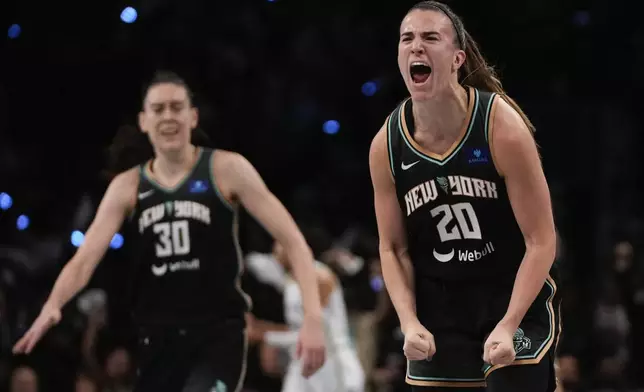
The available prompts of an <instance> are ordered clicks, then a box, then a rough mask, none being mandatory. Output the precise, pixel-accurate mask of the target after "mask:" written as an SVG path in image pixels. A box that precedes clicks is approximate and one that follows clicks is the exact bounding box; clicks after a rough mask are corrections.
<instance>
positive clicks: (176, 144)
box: [157, 137, 188, 153]
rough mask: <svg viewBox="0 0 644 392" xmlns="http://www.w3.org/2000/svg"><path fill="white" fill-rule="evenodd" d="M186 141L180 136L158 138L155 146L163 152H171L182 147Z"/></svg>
mask: <svg viewBox="0 0 644 392" xmlns="http://www.w3.org/2000/svg"><path fill="white" fill-rule="evenodd" d="M187 143H188V142H186V141H184V140H183V139H182V138H178V137H173V138H163V137H162V138H160V140H158V141H157V148H158V149H159V150H161V151H163V152H165V153H172V152H175V151H180V150H181V149H183V148H184V147H185V146H186V144H187Z"/></svg>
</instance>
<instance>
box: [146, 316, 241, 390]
mask: <svg viewBox="0 0 644 392" xmlns="http://www.w3.org/2000/svg"><path fill="white" fill-rule="evenodd" d="M244 328H245V325H244V321H243V320H235V321H234V322H233V321H230V322H227V323H225V324H222V325H212V324H207V325H199V326H188V327H181V328H169V327H163V328H140V331H139V332H140V333H139V339H138V343H139V353H138V364H139V367H138V370H137V381H136V386H135V388H134V391H135V392H157V391H167V392H238V391H239V390H241V387H242V384H243V379H244V376H245V371H246V350H247V339H246V333H245V330H244Z"/></svg>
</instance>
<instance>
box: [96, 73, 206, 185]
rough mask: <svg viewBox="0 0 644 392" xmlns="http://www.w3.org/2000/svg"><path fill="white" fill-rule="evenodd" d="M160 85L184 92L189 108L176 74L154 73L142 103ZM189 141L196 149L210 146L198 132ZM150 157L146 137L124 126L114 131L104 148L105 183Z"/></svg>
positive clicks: (152, 150)
mask: <svg viewBox="0 0 644 392" xmlns="http://www.w3.org/2000/svg"><path fill="white" fill-rule="evenodd" d="M161 83H171V84H175V85H178V86H181V87H183V88H185V89H186V92H187V93H188V97H189V99H190V102H191V104H192V100H193V94H192V91H191V90H190V88H189V87H188V85H187V84H186V82H185V81H184V80H183V79H181V78H180V77H179V76H178V75H177V74H175V73H173V72H169V71H158V72H157V73H155V74H154V76H153V77H152V79H151V80H150V82H149V83H147V84H146V85H145V87H144V88H143V99H145V96H146V95H147V93H148V90H149V89H150V88H151V87H153V86H155V85H157V84H161ZM190 140H191V143H192V144H194V145H197V146H204V147H210V146H211V142H210V138H209V137H208V135H207V134H206V133H205V132H204V131H203V130H202V129H201V128H195V129H193V130H192V135H191V139H190ZM153 157H154V149H153V148H152V144H151V143H150V140H149V139H148V135H146V134H145V133H143V132H141V131H140V130H139V129H138V128H137V127H135V126H132V125H124V126H122V127H120V128H119V129H118V130H117V131H116V135H115V136H114V139H113V140H112V143H111V144H110V146H109V147H108V148H107V168H106V169H105V171H104V173H103V174H104V175H105V176H106V177H107V178H108V179H112V178H114V177H115V176H116V175H117V174H119V173H121V172H123V171H126V170H128V169H130V168H132V167H134V166H137V165H140V164H143V163H145V162H146V161H148V160H150V159H152V158H153Z"/></svg>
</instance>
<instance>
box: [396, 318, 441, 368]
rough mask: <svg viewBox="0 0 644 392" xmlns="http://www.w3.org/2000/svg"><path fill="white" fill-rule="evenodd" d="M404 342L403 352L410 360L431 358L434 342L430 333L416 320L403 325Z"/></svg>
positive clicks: (434, 351)
mask: <svg viewBox="0 0 644 392" xmlns="http://www.w3.org/2000/svg"><path fill="white" fill-rule="evenodd" d="M403 332H404V334H405V344H404V345H403V352H404V353H405V357H407V359H408V360H410V361H422V360H426V359H431V358H432V357H433V356H434V354H435V353H436V343H434V335H432V334H431V333H430V332H429V331H428V330H427V329H426V328H425V327H423V325H422V324H421V323H420V322H419V321H416V322H414V323H413V324H411V325H408V326H406V327H405V330H404V331H403Z"/></svg>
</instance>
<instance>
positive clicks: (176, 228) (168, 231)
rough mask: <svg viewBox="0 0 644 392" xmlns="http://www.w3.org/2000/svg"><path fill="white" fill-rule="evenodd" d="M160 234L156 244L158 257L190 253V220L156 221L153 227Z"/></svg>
mask: <svg viewBox="0 0 644 392" xmlns="http://www.w3.org/2000/svg"><path fill="white" fill-rule="evenodd" d="M152 230H153V231H154V233H155V234H158V235H159V242H158V243H157V244H156V253H157V257H169V256H181V255H186V254H188V253H190V235H189V232H188V221H187V220H179V221H174V222H161V223H156V224H155V225H154V227H153V228H152Z"/></svg>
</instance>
